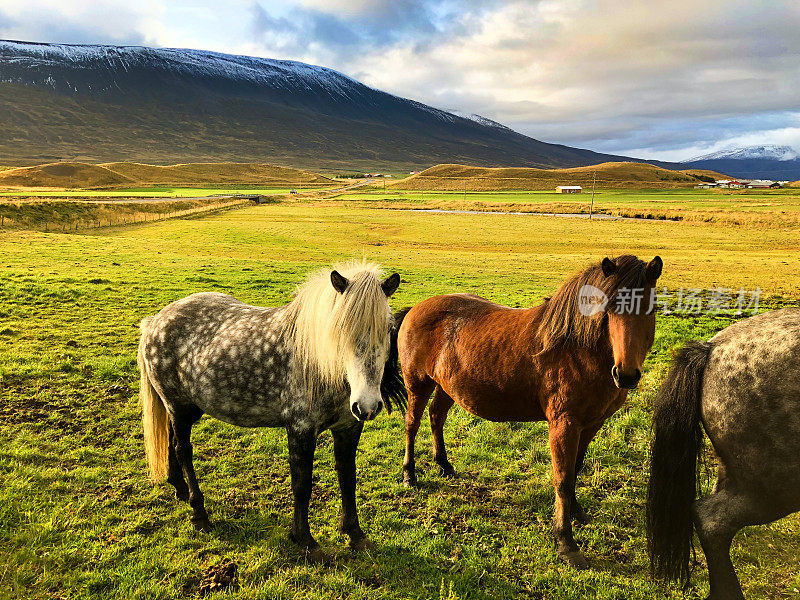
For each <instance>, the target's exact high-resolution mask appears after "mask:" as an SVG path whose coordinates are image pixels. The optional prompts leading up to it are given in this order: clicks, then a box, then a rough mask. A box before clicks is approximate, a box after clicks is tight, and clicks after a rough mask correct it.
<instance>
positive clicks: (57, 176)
mask: <svg viewBox="0 0 800 600" xmlns="http://www.w3.org/2000/svg"><path fill="white" fill-rule="evenodd" d="M226 183H229V184H252V185H263V186H280V187H284V186H297V187H301V186H303V187H306V186H324V185H332V184H333V183H334V182H333V181H332V180H331V179H328V178H327V177H323V176H322V175H318V174H316V173H311V172H309V171H303V170H301V169H293V168H290V167H279V166H276V165H266V164H255V163H196V164H179V165H167V166H158V165H146V164H142V163H132V162H117V163H105V164H99V165H92V164H87V163H81V162H59V163H51V164H44V165H36V166H33V167H18V168H14V169H7V170H3V171H0V187H8V188H82V189H92V188H120V187H144V186H154V185H173V186H181V185H182V186H192V185H202V184H226Z"/></svg>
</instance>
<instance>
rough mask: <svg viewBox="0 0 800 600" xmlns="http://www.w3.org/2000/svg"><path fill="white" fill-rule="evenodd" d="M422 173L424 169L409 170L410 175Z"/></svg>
mask: <svg viewBox="0 0 800 600" xmlns="http://www.w3.org/2000/svg"><path fill="white" fill-rule="evenodd" d="M420 173H422V171H409V172H408V174H409V175H419V174H420Z"/></svg>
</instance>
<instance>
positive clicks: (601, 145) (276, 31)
mask: <svg viewBox="0 0 800 600" xmlns="http://www.w3.org/2000/svg"><path fill="white" fill-rule="evenodd" d="M0 38H5V39H17V40H29V41H40V42H61V43H105V44H137V45H149V46H161V47H180V48H199V49H204V50H216V51H219V52H229V53H235V54H249V55H252V56H263V57H269V58H284V59H294V60H300V61H304V62H308V63H312V64H317V65H324V66H328V67H332V68H334V69H337V70H339V71H342V72H344V73H346V74H347V75H350V76H351V77H354V78H356V79H358V80H360V81H362V82H363V83H366V84H368V85H371V86H373V87H376V88H379V89H382V90H385V91H388V92H391V93H394V94H397V95H400V96H404V97H407V98H413V99H415V100H419V101H421V102H425V103H427V104H431V105H433V106H436V107H439V108H444V109H457V110H460V111H463V112H469V113H478V114H481V115H484V116H486V117H489V118H491V119H494V120H496V121H500V122H501V123H503V124H505V125H508V126H510V127H512V128H514V129H516V130H518V131H520V132H522V133H525V134H527V135H530V136H533V137H535V138H538V139H541V140H545V141H549V142H558V143H564V144H569V145H572V146H579V147H584V148H591V149H592V150H598V151H603V152H614V153H620V154H628V155H633V156H639V157H645V158H646V157H651V158H660V159H664V160H679V159H683V158H688V157H690V156H693V155H695V154H699V153H703V152H707V151H712V150H716V149H719V148H722V147H726V146H729V145H751V144H787V145H791V146H794V147H795V148H796V149H798V150H800V2H798V0H770V1H769V2H764V1H763V0H738V1H737V0H704V1H703V2H697V1H696V0H669V2H650V1H647V0H540V1H537V0H520V1H514V0H511V1H508V2H501V1H496V0H227V1H225V2H212V1H206V2H191V1H188V0H177V1H167V0H137V1H136V2H132V1H131V0H93V1H92V2H88V1H78V0H2V2H0Z"/></svg>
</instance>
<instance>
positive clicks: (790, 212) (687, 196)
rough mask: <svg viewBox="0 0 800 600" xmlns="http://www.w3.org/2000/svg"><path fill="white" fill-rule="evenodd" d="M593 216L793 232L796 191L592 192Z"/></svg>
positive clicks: (574, 209) (586, 200) (526, 195)
mask: <svg viewBox="0 0 800 600" xmlns="http://www.w3.org/2000/svg"><path fill="white" fill-rule="evenodd" d="M336 200H337V201H339V202H345V203H352V204H356V205H358V204H363V205H365V206H381V207H394V208H432V209H442V210H479V211H480V210H484V211H486V210H490V211H500V212H543V213H552V212H556V213H584V214H585V213H588V212H589V210H590V202H591V190H586V191H585V193H582V194H559V193H556V192H555V191H499V192H485V191H467V193H466V194H465V193H464V192H463V191H450V192H447V191H425V190H421V191H393V190H388V191H386V192H384V191H382V190H377V191H362V190H358V191H354V192H352V193H348V194H343V195H341V196H338V197H337V198H336ZM594 212H596V213H602V214H608V215H615V216H622V217H641V218H651V219H670V220H685V221H708V222H716V223H720V224H731V225H758V226H774V227H797V226H798V225H799V224H800V190H797V189H792V188H787V189H779V190H694V189H673V190H622V189H617V190H598V191H597V192H596V193H595V196H594Z"/></svg>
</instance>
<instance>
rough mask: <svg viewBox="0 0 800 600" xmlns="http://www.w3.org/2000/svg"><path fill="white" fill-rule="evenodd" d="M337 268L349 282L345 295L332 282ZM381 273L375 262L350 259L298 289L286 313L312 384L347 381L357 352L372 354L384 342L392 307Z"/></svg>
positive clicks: (311, 279)
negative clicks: (348, 371) (349, 364)
mask: <svg viewBox="0 0 800 600" xmlns="http://www.w3.org/2000/svg"><path fill="white" fill-rule="evenodd" d="M334 269H335V270H336V271H338V272H339V274H341V275H343V276H344V277H346V278H347V279H348V281H349V282H350V283H349V285H348V286H347V289H346V290H345V292H344V293H343V294H340V293H339V292H337V291H336V290H335V289H334V287H333V285H332V284H331V271H332V270H334ZM382 275H383V273H382V271H381V269H380V267H379V266H378V265H377V264H375V263H371V262H363V261H351V262H348V263H344V264H336V265H334V266H333V269H322V270H320V271H317V272H315V273H312V274H310V275H309V276H308V278H307V280H306V282H305V283H304V284H303V285H301V286H299V287H298V288H297V292H296V294H295V297H294V299H293V300H292V301H291V303H289V305H288V306H287V307H286V309H287V313H286V316H287V318H288V320H289V322H290V323H291V325H290V326H291V328H292V335H291V338H292V339H293V341H294V351H295V353H296V356H297V358H298V360H299V361H300V363H301V365H302V367H303V371H304V373H305V376H306V380H307V381H308V382H309V383H314V382H317V383H324V384H340V383H343V382H344V381H345V375H346V372H345V369H346V366H347V361H348V360H349V359H350V358H351V357H352V356H353V355H354V354H355V353H356V352H361V353H363V354H365V355H370V354H373V353H374V352H375V351H378V350H381V349H382V348H383V346H384V345H386V343H387V339H388V336H389V322H390V319H391V311H390V309H389V302H388V298H387V297H386V294H385V293H384V291H383V289H382V288H381V278H382ZM379 355H380V353H379Z"/></svg>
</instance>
